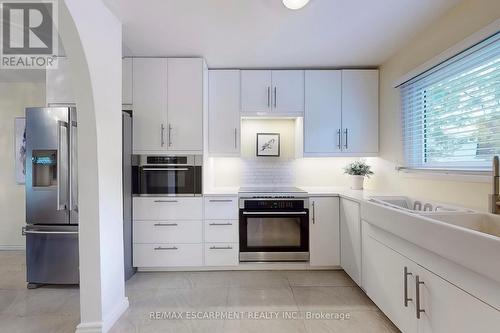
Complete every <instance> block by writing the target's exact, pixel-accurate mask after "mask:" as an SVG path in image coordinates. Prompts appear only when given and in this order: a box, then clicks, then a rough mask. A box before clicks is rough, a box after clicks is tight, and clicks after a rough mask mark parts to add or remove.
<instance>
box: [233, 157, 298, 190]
mask: <svg viewBox="0 0 500 333" xmlns="http://www.w3.org/2000/svg"><path fill="white" fill-rule="evenodd" d="M295 178H296V177H295V161H294V160H293V159H272V158H269V159H266V158H259V159H242V169H241V185H242V186H252V185H280V186H282V185H286V186H293V185H294V184H295Z"/></svg>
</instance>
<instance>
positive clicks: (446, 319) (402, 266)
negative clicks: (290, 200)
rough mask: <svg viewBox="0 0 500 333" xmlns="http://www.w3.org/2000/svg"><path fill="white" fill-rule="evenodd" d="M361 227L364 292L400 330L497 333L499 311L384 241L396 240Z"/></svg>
mask: <svg viewBox="0 0 500 333" xmlns="http://www.w3.org/2000/svg"><path fill="white" fill-rule="evenodd" d="M363 229H366V231H365V232H364V233H363V237H364V239H363V246H364V249H365V251H363V266H364V269H363V281H364V288H365V291H366V293H367V295H368V296H369V297H370V298H371V299H372V300H373V301H374V302H375V304H377V306H378V307H379V308H380V309H381V310H382V311H383V312H384V313H385V314H386V315H387V317H388V318H389V319H390V320H391V321H392V322H393V323H394V324H395V325H396V326H397V327H398V328H399V329H400V330H401V331H402V332H410V333H414V332H418V333H441V332H454V333H469V332H485V333H490V332H491V333H493V332H497V331H498V327H500V311H498V310H497V309H495V308H494V307H492V306H490V305H488V304H486V303H484V302H483V301H481V300H479V299H477V298H476V297H474V296H472V295H471V294H469V293H467V292H466V291H464V290H462V289H460V288H458V287H457V286H455V285H454V284H452V283H450V282H448V281H446V280H445V279H443V278H441V277H440V276H438V275H436V274H434V273H433V272H431V271H429V270H427V269H426V268H425V267H422V266H421V265H419V264H418V263H416V262H414V261H413V260H411V259H409V258H407V257H405V256H403V255H402V254H400V253H398V252H397V251H396V250H395V249H393V248H391V247H389V246H388V245H386V244H384V243H383V242H384V241H385V240H387V239H388V238H391V237H395V236H391V235H389V234H387V233H386V232H384V231H380V230H378V229H376V227H373V226H371V225H370V224H368V223H366V222H363ZM380 233H383V234H384V235H386V236H384V237H380ZM378 238H380V239H378ZM419 282H420V283H419ZM405 299H408V301H407V302H406V304H405ZM418 310H421V311H418Z"/></svg>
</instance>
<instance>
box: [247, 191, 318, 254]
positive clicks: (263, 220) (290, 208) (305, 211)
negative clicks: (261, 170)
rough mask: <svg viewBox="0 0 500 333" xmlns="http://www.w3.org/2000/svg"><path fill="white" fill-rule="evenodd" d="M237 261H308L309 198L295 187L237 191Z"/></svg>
mask: <svg viewBox="0 0 500 333" xmlns="http://www.w3.org/2000/svg"><path fill="white" fill-rule="evenodd" d="M239 198H240V199H239V208H240V261H253V262H267V261H309V198H308V194H307V192H305V191H303V190H301V189H299V188H296V187H243V188H240V191H239Z"/></svg>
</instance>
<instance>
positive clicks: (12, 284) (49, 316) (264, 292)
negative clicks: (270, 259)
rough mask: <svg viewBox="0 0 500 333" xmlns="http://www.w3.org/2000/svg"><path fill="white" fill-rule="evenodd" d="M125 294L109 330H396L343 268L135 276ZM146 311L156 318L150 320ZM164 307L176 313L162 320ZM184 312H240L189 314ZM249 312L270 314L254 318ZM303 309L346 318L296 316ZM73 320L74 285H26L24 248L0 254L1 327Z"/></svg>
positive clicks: (40, 330)
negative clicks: (31, 287) (225, 317)
mask: <svg viewBox="0 0 500 333" xmlns="http://www.w3.org/2000/svg"><path fill="white" fill-rule="evenodd" d="M126 293H127V296H128V297H129V301H130V308H129V309H128V310H127V312H126V313H125V314H124V315H123V316H122V318H121V319H120V320H119V321H118V322H117V323H116V324H115V326H114V327H113V328H112V329H111V332H112V333H147V332H155V333H156V332H175V333H183V332H212V333H219V332H231V333H234V332H245V333H246V332H249V333H250V332H256V333H263V332H273V333H279V332H287V333H294V332H305V333H308V332H314V333H322V332H325V333H326V332H342V333H344V332H345V333H351V332H356V333H357V332H359V333H372V332H373V333H378V332H380V333H385V332H399V331H398V330H397V328H396V327H394V325H393V324H392V323H391V322H390V321H389V320H388V319H387V318H386V317H385V316H384V315H383V314H382V313H381V312H380V310H378V309H377V307H376V306H375V305H374V304H373V303H372V302H371V301H370V300H369V299H368V297H367V296H366V295H365V294H364V293H363V292H362V291H361V289H359V288H358V287H356V286H355V285H354V283H353V282H352V280H351V279H350V278H349V277H348V276H347V275H346V274H345V273H344V272H343V271H316V272H303V271H302V272H301V271H272V272H271V271H248V272H243V271H237V272H164V273H138V274H136V275H135V276H134V277H132V279H131V280H130V281H128V282H127V285H126ZM151 312H160V314H159V315H160V318H158V319H150V313H151ZM169 312H180V315H181V316H182V318H178V319H166V318H161V316H163V315H164V314H165V313H169ZM187 312H189V313H192V312H199V315H206V314H207V315H209V314H211V315H213V316H215V315H222V314H226V315H229V314H230V313H231V314H233V315H236V314H240V316H241V317H240V319H233V320H218V319H213V320H212V319H188V318H187V317H186V316H187V315H188V313H187ZM251 314H253V315H254V316H255V315H265V314H267V315H268V316H271V315H272V316H273V317H272V318H271V319H261V320H255V319H250V318H248V317H249V316H250V315H251ZM308 314H310V315H315V316H319V315H321V314H323V315H337V316H340V315H343V316H349V319H344V320H339V319H325V318H314V319H303V316H306V315H308ZM285 315H288V316H294V318H295V319H285V318H284V316H285ZM78 322H79V295H78V289H76V288H71V287H59V288H53V287H51V288H48V287H43V288H39V289H36V290H27V289H26V283H25V265H24V253H23V252H7V251H0V327H1V330H0V331H2V332H3V331H5V332H10V333H13V332H14V333H15V332H22V333H25V332H26V333H28V332H29V333H52V332H54V333H66V332H68V333H69V332H71V333H72V332H74V328H75V327H76V325H77V324H78Z"/></svg>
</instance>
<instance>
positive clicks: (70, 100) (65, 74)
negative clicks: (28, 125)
mask: <svg viewBox="0 0 500 333" xmlns="http://www.w3.org/2000/svg"><path fill="white" fill-rule="evenodd" d="M57 61H58V64H57V68H55V69H47V71H46V75H45V79H46V82H45V83H46V100H47V105H48V106H50V105H54V104H74V103H75V96H74V95H73V85H72V82H71V74H70V71H69V59H68V58H66V57H59V58H58V60H57Z"/></svg>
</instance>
